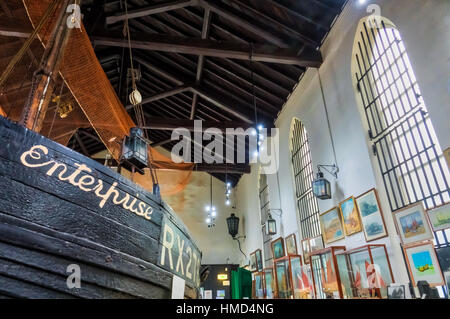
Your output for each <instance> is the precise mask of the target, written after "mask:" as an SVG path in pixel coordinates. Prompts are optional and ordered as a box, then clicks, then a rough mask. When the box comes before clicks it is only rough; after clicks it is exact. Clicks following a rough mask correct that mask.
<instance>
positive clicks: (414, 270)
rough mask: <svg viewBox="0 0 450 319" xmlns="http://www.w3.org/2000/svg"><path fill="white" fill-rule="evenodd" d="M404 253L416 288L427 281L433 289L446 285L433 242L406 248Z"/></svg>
mask: <svg viewBox="0 0 450 319" xmlns="http://www.w3.org/2000/svg"><path fill="white" fill-rule="evenodd" d="M403 251H404V253H405V258H406V262H407V265H408V271H409V273H410V275H411V278H412V279H413V284H414V286H417V282H418V281H420V280H426V281H427V282H428V283H429V284H430V286H431V287H434V286H443V285H444V284H445V283H444V277H443V275H442V271H441V267H440V266H439V261H438V259H437V256H436V250H435V249H434V245H433V242H432V241H430V242H426V243H419V244H416V245H410V246H408V247H404V248H403Z"/></svg>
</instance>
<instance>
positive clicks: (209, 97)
mask: <svg viewBox="0 0 450 319" xmlns="http://www.w3.org/2000/svg"><path fill="white" fill-rule="evenodd" d="M192 91H193V92H194V93H197V94H198V95H199V96H200V97H202V98H203V99H205V100H206V101H208V102H210V103H212V104H214V105H215V106H217V107H219V108H220V109H222V110H224V111H226V112H228V113H230V114H232V115H234V116H235V117H237V118H238V119H240V120H242V121H244V122H246V123H250V124H252V123H254V121H253V119H251V118H250V117H249V116H247V115H244V114H242V113H241V112H238V111H235V110H234V108H231V107H230V106H229V105H227V104H225V103H224V102H222V101H223V100H224V99H225V98H224V97H223V96H220V95H218V94H212V93H211V92H206V91H204V90H203V89H202V88H201V87H198V86H196V87H193V88H192Z"/></svg>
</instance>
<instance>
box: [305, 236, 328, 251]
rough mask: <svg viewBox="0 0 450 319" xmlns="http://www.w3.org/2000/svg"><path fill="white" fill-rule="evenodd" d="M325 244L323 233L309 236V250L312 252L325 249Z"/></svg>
mask: <svg viewBox="0 0 450 319" xmlns="http://www.w3.org/2000/svg"><path fill="white" fill-rule="evenodd" d="M324 248H325V246H324V244H323V238H322V235H319V236H316V237H312V238H309V251H310V253H311V254H314V253H315V252H316V251H318V250H322V249H324Z"/></svg>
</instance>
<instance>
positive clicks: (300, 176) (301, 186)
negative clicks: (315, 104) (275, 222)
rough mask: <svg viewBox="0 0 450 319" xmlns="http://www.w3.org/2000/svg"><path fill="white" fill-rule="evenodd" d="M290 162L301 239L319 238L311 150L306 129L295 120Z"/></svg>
mask: <svg viewBox="0 0 450 319" xmlns="http://www.w3.org/2000/svg"><path fill="white" fill-rule="evenodd" d="M291 162H292V172H293V175H294V186H295V198H296V205H297V212H298V219H299V226H300V229H301V234H302V238H303V239H306V238H312V237H316V236H319V235H320V234H321V231H320V224H319V205H318V203H317V198H316V197H315V196H314V194H313V191H312V181H313V179H314V167H313V164H312V160H311V149H310V147H309V140H308V133H307V132H306V128H305V126H304V125H303V123H302V122H301V121H300V120H299V119H297V118H294V119H293V122H292V127H291Z"/></svg>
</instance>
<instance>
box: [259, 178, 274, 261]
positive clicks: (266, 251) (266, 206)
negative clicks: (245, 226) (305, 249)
mask: <svg viewBox="0 0 450 319" xmlns="http://www.w3.org/2000/svg"><path fill="white" fill-rule="evenodd" d="M259 207H260V214H261V215H260V217H261V231H262V238H263V258H264V267H272V265H273V255H272V247H271V241H272V236H271V235H268V234H267V232H266V225H265V224H266V221H267V218H268V217H269V213H270V199H269V184H268V182H267V175H266V174H263V173H260V174H259Z"/></svg>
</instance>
